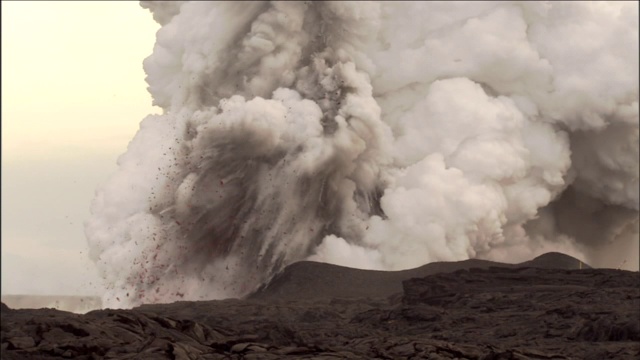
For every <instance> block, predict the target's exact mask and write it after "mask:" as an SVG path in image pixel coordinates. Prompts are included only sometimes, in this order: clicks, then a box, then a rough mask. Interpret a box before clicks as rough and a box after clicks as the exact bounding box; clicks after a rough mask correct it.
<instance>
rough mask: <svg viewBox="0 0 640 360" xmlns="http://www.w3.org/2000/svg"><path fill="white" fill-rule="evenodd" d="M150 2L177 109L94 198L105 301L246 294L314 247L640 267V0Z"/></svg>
mask: <svg viewBox="0 0 640 360" xmlns="http://www.w3.org/2000/svg"><path fill="white" fill-rule="evenodd" d="M142 7H144V8H147V9H149V10H150V11H151V12H152V14H153V17H154V19H156V21H158V22H159V23H160V24H161V25H162V28H161V29H160V30H159V31H158V33H157V42H156V45H155V48H154V50H153V54H152V55H151V56H149V57H148V58H147V59H146V60H145V62H144V68H145V71H146V73H147V79H146V80H147V83H148V84H149V92H150V93H151V95H152V96H153V103H154V104H155V105H157V106H160V107H161V108H162V109H163V110H164V111H163V114H162V115H150V116H148V117H147V118H145V119H144V120H143V121H142V123H141V125H140V130H139V131H138V133H137V134H136V136H135V138H134V139H133V140H132V141H131V143H130V144H129V147H128V149H127V152H126V153H125V154H123V155H122V156H121V157H120V158H119V159H118V164H119V170H118V172H117V173H115V174H114V175H113V177H112V178H111V179H110V181H109V182H108V183H107V184H106V185H105V186H103V187H102V188H101V189H99V190H98V191H97V194H96V198H95V200H94V202H93V204H92V217H91V218H90V220H89V221H88V222H87V224H86V233H87V237H88V240H89V244H90V247H91V256H92V258H93V259H94V260H95V262H96V263H97V265H98V267H99V269H100V271H101V272H102V276H103V277H104V279H105V281H106V283H107V285H108V286H109V291H108V292H107V294H105V297H104V305H105V306H108V307H130V306H134V305H137V304H139V303H141V302H169V301H175V300H181V299H184V300H187V299H190V300H197V299H212V298H224V297H237V296H242V295H245V294H247V293H248V292H250V291H252V290H254V289H255V288H256V287H257V286H259V285H260V284H262V283H264V282H265V281H268V280H269V279H270V278H271V277H272V276H273V275H274V274H275V273H277V272H278V271H279V270H281V269H282V268H283V267H284V266H286V265H287V264H290V263H292V262H294V261H298V260H305V259H310V260H316V261H324V262H332V263H337V264H341V265H347V266H351V267H360V268H368V269H383V270H397V269H404V268H411V267H415V266H419V265H422V264H425V263H428V262H433V261H456V260H463V259H468V258H486V259H493V260H499V261H506V262H518V261H523V260H527V259H530V258H531V257H533V256H535V255H538V254H540V253H543V252H546V251H554V250H555V251H563V252H566V253H568V254H570V255H574V256H577V257H579V258H581V259H583V260H585V261H587V262H591V263H594V264H595V265H599V266H609V267H618V266H620V265H622V264H623V263H624V266H625V267H629V268H634V269H637V268H638V255H637V249H638V210H639V195H638V153H639V152H638V124H639V120H638V67H639V63H638V4H637V3H636V2H622V3H615V2H467V3H457V2H384V3H371V2H309V1H308V2H289V1H287V2H229V3H225V2H199V1H198V2H147V1H143V2H142ZM634 249H635V251H636V252H635V253H633V251H634ZM625 261H626V262H625ZM319 276H321V274H319Z"/></svg>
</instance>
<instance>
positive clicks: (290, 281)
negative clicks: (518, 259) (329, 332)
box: [247, 252, 591, 301]
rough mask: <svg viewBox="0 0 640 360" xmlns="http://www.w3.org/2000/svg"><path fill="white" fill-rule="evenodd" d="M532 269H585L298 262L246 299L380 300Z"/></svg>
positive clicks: (537, 263) (552, 255)
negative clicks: (439, 283) (438, 281)
mask: <svg viewBox="0 0 640 360" xmlns="http://www.w3.org/2000/svg"><path fill="white" fill-rule="evenodd" d="M489 267H508V268H515V267H536V268H547V269H565V270H575V269H580V268H582V269H589V268H591V267H590V266H589V265H587V264H585V263H583V262H581V261H580V260H578V259H576V258H574V257H572V256H569V255H566V254H562V253H558V252H549V253H546V254H543V255H540V256H538V257H536V258H534V259H533V260H529V261H525V262H523V263H519V264H506V263H500V262H494V261H488V260H479V259H469V260H463V261H452V262H434V263H429V264H426V265H423V266H420V267H417V268H414V269H408V270H400V271H378V270H362V269H354V268H349V267H345V266H339V265H333V264H327V263H319V262H313V261H300V262H296V263H293V264H291V265H289V266H287V267H286V268H285V269H284V270H283V271H282V272H281V273H280V274H278V275H276V276H275V277H274V278H273V279H272V280H271V281H270V282H269V283H268V284H266V285H264V286H262V287H261V288H259V289H258V290H257V291H255V292H254V293H252V294H250V295H249V296H247V299H255V300H273V301H278V300H284V301H286V300H321V299H332V298H363V297H368V298H384V297H388V296H391V295H393V294H396V293H400V292H402V281H404V280H407V279H411V278H417V277H425V276H428V275H433V274H438V273H446V272H453V271H457V270H462V269H471V268H489Z"/></svg>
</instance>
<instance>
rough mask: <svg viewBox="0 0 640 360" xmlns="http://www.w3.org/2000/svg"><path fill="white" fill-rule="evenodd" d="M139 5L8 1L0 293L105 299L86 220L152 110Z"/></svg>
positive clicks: (146, 17) (147, 30)
mask: <svg viewBox="0 0 640 360" xmlns="http://www.w3.org/2000/svg"><path fill="white" fill-rule="evenodd" d="M158 28H159V25H158V24H156V23H155V22H154V21H153V18H152V16H151V14H150V13H149V12H148V11H147V10H145V9H142V8H141V7H140V6H139V3H138V2H133V1H122V2H121V1H113V2H111V1H101V2H75V1H74V2H71V1H69V2H49V1H40V2H26V1H12V2H5V1H3V2H2V294H99V293H100V292H101V285H99V278H98V276H97V273H96V270H95V267H94V266H93V263H92V262H91V261H90V260H88V257H87V251H88V246H87V243H86V239H85V235H84V228H83V222H84V221H85V220H86V219H87V218H88V216H89V206H90V202H91V199H92V198H93V194H94V191H95V189H96V187H97V186H98V185H99V184H101V183H103V182H105V181H106V180H107V178H108V176H109V175H110V174H111V173H113V172H114V171H115V169H116V159H117V157H118V156H119V155H120V154H122V153H123V152H124V151H125V150H126V147H127V144H128V142H129V140H131V138H132V137H133V135H134V134H135V132H136V130H137V129H138V125H139V123H140V121H141V120H142V119H143V118H144V116H146V115H147V114H150V113H159V110H158V109H157V108H154V107H152V106H151V96H150V95H149V94H148V92H147V90H146V83H145V82H144V77H145V74H144V71H143V69H142V60H143V59H144V58H145V57H146V56H148V55H150V54H151V51H152V49H153V44H154V41H155V32H156V31H157V30H158Z"/></svg>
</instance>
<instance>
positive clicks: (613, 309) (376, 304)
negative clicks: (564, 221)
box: [2, 253, 640, 360]
mask: <svg viewBox="0 0 640 360" xmlns="http://www.w3.org/2000/svg"><path fill="white" fill-rule="evenodd" d="M581 267H582V269H580V268H581ZM319 272H321V274H320V273H319ZM319 275H320V276H319ZM639 285H640V275H639V274H638V272H630V271H624V270H614V269H592V268H589V267H588V266H586V265H584V264H582V263H581V262H580V261H578V260H576V259H574V258H571V257H568V256H566V255H563V254H559V253H549V254H545V255H543V256H540V257H538V258H536V259H534V260H532V261H529V262H526V263H522V264H517V265H508V264H502V263H495V262H489V261H481V260H468V261H462V262H448V263H432V264H428V265H425V266H422V267H420V268H417V269H412V270H407V271H398V272H382V271H367V270H356V269H350V268H345V267H340V266H336V265H328V264H321V263H313V262H300V263H296V264H293V265H291V266H289V267H287V268H286V269H285V270H284V271H283V272H282V273H280V274H279V275H278V276H277V277H276V278H274V280H273V281H272V282H271V283H270V284H269V285H268V286H265V287H264V288H262V289H261V290H259V291H258V292H256V293H254V294H252V295H250V296H249V297H248V298H247V299H244V300H240V299H228V300H216V301H197V302H175V303H171V304H155V305H142V306H140V307H137V308H134V309H131V310H111V309H105V310H96V311H92V312H89V313H87V314H85V315H79V314H73V313H69V312H64V311H58V310H53V309H37V310H35V309H34V310H30V309H22V310H12V309H9V308H8V307H6V305H4V304H3V306H2V359H55V358H75V359H180V360H182V359H283V358H286V359H598V360H600V359H637V358H638V357H639V356H640V286H639Z"/></svg>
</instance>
